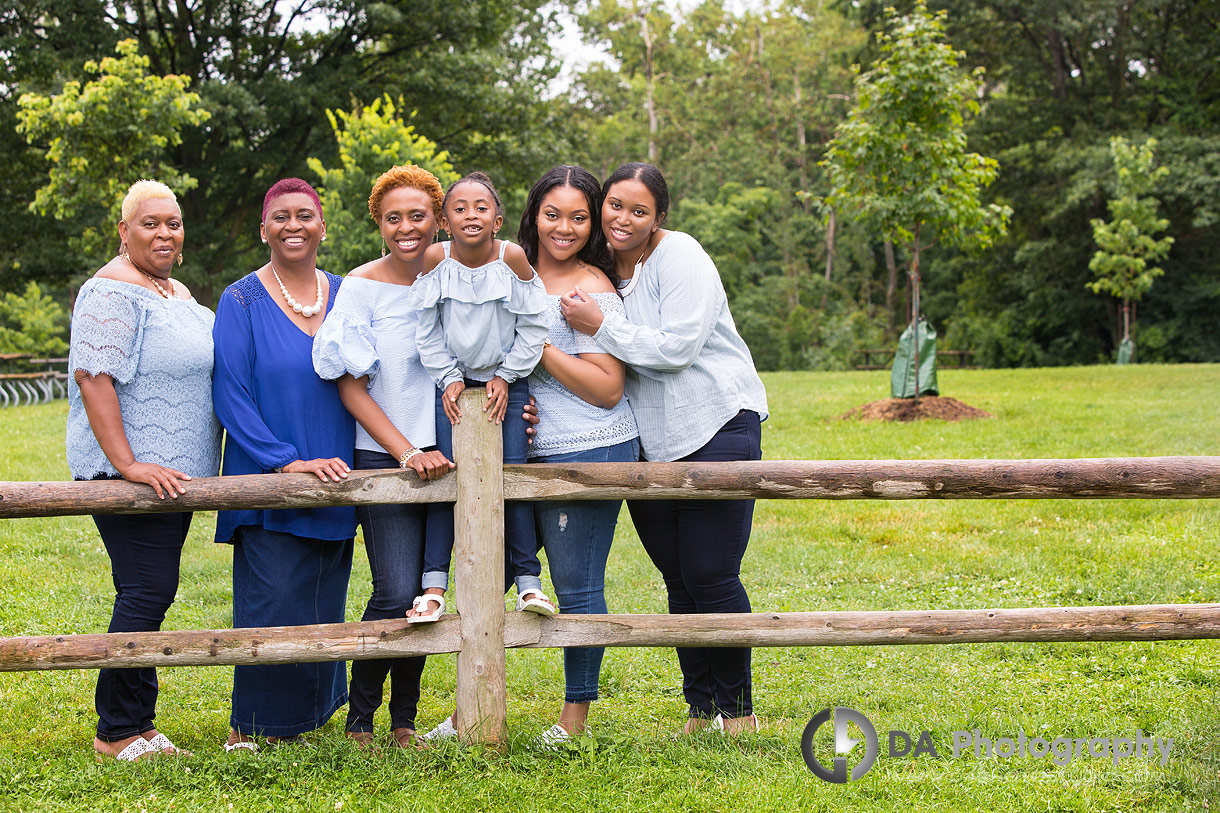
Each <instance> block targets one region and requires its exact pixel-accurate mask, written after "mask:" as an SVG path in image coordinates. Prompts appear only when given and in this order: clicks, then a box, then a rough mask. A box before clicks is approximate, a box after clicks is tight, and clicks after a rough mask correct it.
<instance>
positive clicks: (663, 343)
mask: <svg viewBox="0 0 1220 813" xmlns="http://www.w3.org/2000/svg"><path fill="white" fill-rule="evenodd" d="M622 291H623V306H624V309H625V310H626V316H625V317H624V316H623V315H621V314H617V313H607V314H606V315H605V319H604V320H603V321H602V325H601V327H600V328H598V330H597V332H596V333H595V334H594V338H596V339H597V341H598V344H600V345H601V346H602V347H604V348H606V350H607V351H608V352H610V353H611V354H613V355H614V356H616V357H617V358H620V359H622V360H623V361H625V362H627V397H629V398H630V399H631V409H632V411H633V412H634V413H635V420H636V423H637V424H639V427H640V446H641V447H643V452H644V456H645V457H646V458H647V459H648V460H652V461H673V460H678V459H680V458H683V457H685V456H686V455H688V454H690V453H691V452H694V451H696V450H698V449H699V448H701V447H702V446H703V445H704V444H706V443H707V442H708V441H709V440H711V439H712V437H713V436H715V434H716V432H718V431H719V430H720V427H722V426H724V425H725V424H726V423H728V421H729V420H730V419H731V418H733V417H734V416H735V415H736V414H737V413H738V412H740V411H741V410H743V409H748V410H752V411H754V412H757V413H758V416H759V418H761V419H762V420H766V419H767V391H766V389H764V388H763V383H762V380H761V379H760V378H759V377H758V373H757V372H756V371H755V370H754V359H753V357H751V356H750V348H748V347H746V343H745V341H743V340H742V338H741V335H740V334H738V332H737V326H736V325H735V324H733V314H731V313H729V303H728V299H727V298H726V296H725V293H724V285H723V284H722V283H721V281H720V274H719V272H717V270H716V264H715V263H714V262H712V258H711V257H709V256H708V254H707V252H706V251H704V250H703V246H701V245H699V241H698V240H696V239H695V238H693V237H691V236H690V235H689V234H683V233H682V232H678V231H671V232H669V233H668V234H666V235H665V237H664V238H663V239H662V240H661V242H660V243H659V244H658V245H657V247H656V249H655V250H654V251H653V252H652V255H651V256H649V258H648V260H647V261H646V262H645V263H644V264H643V266H642V267H640V268H639V270H637V271H636V273H635V276H633V277H632V278H631V279H630V280H628V285H627V286H625V287H624V288H623V289H622Z"/></svg>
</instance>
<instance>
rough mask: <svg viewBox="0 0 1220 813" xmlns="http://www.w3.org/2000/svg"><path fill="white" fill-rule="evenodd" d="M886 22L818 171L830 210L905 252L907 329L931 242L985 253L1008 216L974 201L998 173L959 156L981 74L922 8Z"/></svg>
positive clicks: (991, 163) (985, 162) (989, 164)
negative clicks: (966, 64) (966, 65)
mask: <svg viewBox="0 0 1220 813" xmlns="http://www.w3.org/2000/svg"><path fill="white" fill-rule="evenodd" d="M887 13H888V25H887V29H888V30H886V31H882V32H879V33H878V34H877V42H878V45H879V50H880V56H879V58H878V60H877V61H876V62H875V63H874V64H873V66H872V68H870V69H869V70H868V71H866V72H864V73H860V74H859V76H858V79H857V81H856V93H857V101H856V106H855V108H854V109H853V110H852V111H851V113H850V114H849V116H848V119H847V121H846V122H845V123H844V124H843V125H842V126H841V127H840V128H839V131H838V133H837V135H836V136H835V138H834V139H833V140H832V141H831V142H830V144H829V145H828V148H827V157H826V159H825V160H824V161H823V162H822V165H823V166H824V167H825V168H826V170H827V172H828V175H829V180H830V184H831V192H830V194H829V195H828V196H827V202H828V203H829V205H830V206H831V207H832V208H834V209H835V210H837V211H840V212H850V213H853V214H855V215H856V217H857V218H858V219H859V220H860V221H861V222H863V223H864V224H866V225H867V226H868V227H870V228H874V229H876V230H877V231H878V232H879V233H880V234H881V235H882V236H884V237H885V238H888V239H891V240H893V241H894V243H896V244H897V245H899V246H900V247H901V248H902V249H903V252H902V253H903V255H904V256H905V257H906V258H907V263H908V264H907V272H908V275H909V276H910V280H911V289H912V297H911V313H910V322H911V324H913V325H914V324H917V320H918V319H919V314H920V308H919V281H920V267H919V262H920V253H921V252H922V251H923V250H924V249H926V248H929V247H931V246H932V245H934V244H936V243H937V242H938V241H943V242H945V243H948V244H950V245H958V246H967V245H969V246H974V247H979V248H985V247H987V246H989V245H991V243H992V242H993V241H994V240H995V238H996V237H997V236H999V235H1002V234H1003V233H1004V231H1005V229H1006V226H1007V222H1008V219H1009V217H1010V216H1011V214H1012V211H1011V209H1009V208H1008V207H1006V206H1001V205H997V204H986V203H984V202H983V201H982V200H981V197H980V195H981V191H982V189H983V188H985V187H986V186H988V185H989V184H990V183H991V182H992V181H993V180H995V177H996V175H997V173H998V171H999V166H998V164H997V163H996V161H995V160H994V159H991V158H985V157H983V156H981V155H979V154H977V153H973V152H969V151H968V150H967V148H966V133H965V129H964V127H965V121H966V117H967V115H971V114H977V113H978V111H979V103H978V93H979V84H980V81H981V73H980V72H978V71H976V72H975V73H974V74H969V73H967V72H966V71H964V70H963V69H962V68H960V67H959V64H958V63H959V61H960V60H961V58H962V57H963V56H964V54H963V53H962V52H960V51H958V50H956V49H954V48H953V47H952V46H951V45H949V44H948V43H947V42H945V37H944V19H945V17H946V15H945V13H944V12H940V13H938V14H935V15H932V14H929V13H928V10H927V7H926V5H925V4H924V3H923V2H922V0H920V2H918V3H917V4H916V5H915V8H914V9H913V10H912V12H911V13H910V14H908V15H905V16H899V15H898V14H897V12H896V11H894V10H893V9H889V10H887ZM917 363H918V362H917ZM917 389H918V388H917Z"/></svg>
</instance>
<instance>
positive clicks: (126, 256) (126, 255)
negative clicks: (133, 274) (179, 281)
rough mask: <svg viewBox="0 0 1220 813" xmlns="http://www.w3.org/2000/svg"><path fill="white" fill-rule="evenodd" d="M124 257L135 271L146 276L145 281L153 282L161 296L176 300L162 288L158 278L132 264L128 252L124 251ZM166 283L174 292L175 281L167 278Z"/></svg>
mask: <svg viewBox="0 0 1220 813" xmlns="http://www.w3.org/2000/svg"><path fill="white" fill-rule="evenodd" d="M122 256H123V259H124V260H126V261H127V262H128V263H130V264H131V267H132V268H134V269H135V270H137V271H139V272H140V273H141V274H143V275H144V277H145V279H147V280H148V281H149V282H151V283H152V284H153V287H154V288H156V289H157V293H159V294H161V296H163V297H165V298H166V299H173V298H174V297H173V296H172V295H170V294H168V293H166V291H165V289H164V288H162V287H161V283H160V282H157V278H156V277H154V276H153V275H152V274H150V273H148V272H147V271H145V270H144V269H143V268H141V267H140V266H138V265H136V264H135V263H133V262H131V257H130V256H129V255H128V254H127V252H126V251H124V252H123V255H122ZM165 281H166V282H168V283H169V287H170V289H171V290H172V289H173V287H174V281H173V280H171V279H170V278H169V277H166V278H165Z"/></svg>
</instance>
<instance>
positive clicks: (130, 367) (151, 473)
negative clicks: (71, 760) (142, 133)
mask: <svg viewBox="0 0 1220 813" xmlns="http://www.w3.org/2000/svg"><path fill="white" fill-rule="evenodd" d="M118 230H119V239H120V241H121V244H122V247H121V248H120V249H119V255H118V256H117V257H115V258H114V259H112V260H111V261H110V262H108V263H106V265H105V266H103V267H102V268H101V269H100V270H99V271H98V272H97V273H96V274H94V275H93V278H92V279H90V280H89V281H88V282H86V283H85V284H84V285H82V286H81V289H80V292H79V293H78V294H77V297H76V306H75V308H74V309H73V312H72V340H71V346H70V349H69V351H68V371H69V372H70V373H71V377H70V378H69V380H68V431H67V451H68V466H69V468H70V469H71V471H72V477H73V478H74V479H76V480H130V481H131V482H135V483H145V484H147V485H149V486H151V487H152V488H153V489H154V490H155V491H156V493H157V496H158V497H160V498H161V499H165V495H166V494H168V495H169V496H170V497H171V498H176V497H177V496H178V495H179V494H184V493H186V486H185V483H186V482H187V481H189V480H190V479H191V478H192V477H211V476H214V475H215V474H216V472H217V469H218V468H219V467H220V424H219V423H217V421H216V417H215V415H213V414H212V321H213V317H212V312H211V311H210V310H208V309H207V308H205V307H203V306H202V305H200V304H199V303H197V302H196V301H195V300H194V298H192V297H191V294H190V291H188V290H187V289H186V286H185V285H183V284H182V283H181V282H178V281H177V280H174V279H171V278H170V273H171V272H172V271H173V268H174V264H175V263H179V264H181V261H182V241H183V233H184V232H183V227H182V212H181V210H180V209H179V208H178V202H177V200H176V199H175V197H174V193H173V192H172V191H171V190H170V188H169V187H167V186H165V184H162V183H158V182H156V181H139V182H137V183H135V184H134V185H133V186H132V187H131V189H130V190H129V191H128V192H127V195H126V197H125V198H124V199H123V206H122V221H121V222H120V223H119V227H118ZM93 522H94V524H95V525H97V529H98V532H99V533H100V534H101V537H102V543H103V544H104V545H105V546H106V553H107V554H108V555H109V557H110V567H111V575H112V577H113V580H114V586H115V593H116V595H115V600H114V609H113V612H112V614H111V617H110V626H109V628H108V630H107V631H108V632H137V631H144V630H158V629H160V628H161V622H162V621H164V619H165V613H166V611H167V610H168V609H169V606H170V605H171V604H172V603H173V601H174V594H175V593H176V592H177V589H178V565H179V560H180V559H181V556H182V545H183V543H184V542H185V541H186V534H187V530H188V529H189V528H190V525H191V514H190V512H168V513H158V514H125V515H124V514H98V515H95V516H94V517H93ZM95 704H96V707H97V714H98V724H97V737H96V739H94V740H93V748H94V750H95V751H96V752H97V754H98V755H99V756H101V757H114V758H116V759H119V760H122V761H124V762H126V761H131V760H136V759H143V758H146V757H149V756H153V755H156V754H159V753H167V754H175V753H178V752H179V751H178V749H177V748H176V747H175V746H174V744H173V743H172V742H171V741H170V740H169V738H167V737H166V736H165V735H164V734H161V733H160V732H158V731H157V729H156V727H155V726H154V724H153V718H154V717H155V716H156V705H157V672H156V670H155V669H153V668H151V667H146V668H141V669H102V670H100V671H99V672H98V677H97V692H96V695H95Z"/></svg>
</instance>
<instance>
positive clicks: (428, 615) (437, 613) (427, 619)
mask: <svg viewBox="0 0 1220 813" xmlns="http://www.w3.org/2000/svg"><path fill="white" fill-rule="evenodd" d="M430 601H435V602H437V608H436V609H435V610H426V609H424V608H421V607H420V606H419V605H421V604H423V605H425V607H426V605H427V604H428V602H430ZM411 609H412V610H415V611H416V612H419V613H423V615H411V616H407V623H408V624H431V623H432V622H433V621H439V620H440V618H441V616H442V615H444V614H445V597H444V596H438V595H435V594H433V593H424V594H423V595H419V596H416V597H415V600H414V601H412V602H411Z"/></svg>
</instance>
